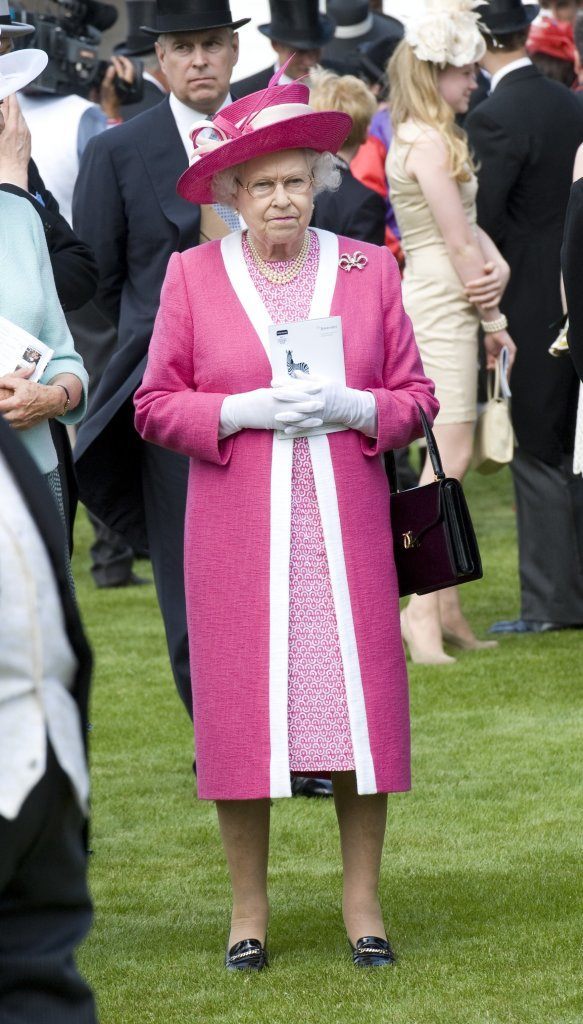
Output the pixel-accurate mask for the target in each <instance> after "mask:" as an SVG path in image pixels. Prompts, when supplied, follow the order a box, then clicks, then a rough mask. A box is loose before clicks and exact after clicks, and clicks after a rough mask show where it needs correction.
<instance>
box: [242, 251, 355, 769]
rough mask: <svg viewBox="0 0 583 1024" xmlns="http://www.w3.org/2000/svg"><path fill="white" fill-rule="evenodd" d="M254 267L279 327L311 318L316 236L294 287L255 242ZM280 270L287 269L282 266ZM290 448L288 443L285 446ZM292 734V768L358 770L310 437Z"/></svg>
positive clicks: (294, 616) (300, 459)
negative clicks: (263, 262)
mask: <svg viewBox="0 0 583 1024" xmlns="http://www.w3.org/2000/svg"><path fill="white" fill-rule="evenodd" d="M243 253H244V257H245V262H246V264H247V268H248V270H249V273H250V275H251V279H252V281H253V284H254V285H255V287H256V289H257V291H258V292H259V295H260V296H261V298H262V300H263V302H264V304H265V307H266V309H267V311H268V313H269V315H270V317H271V319H272V320H273V322H274V323H276V324H280V323H291V322H294V321H297V320H307V319H308V316H309V312H310V305H311V301H312V295H313V292H314V287H315V284H316V274H317V270H318V259H319V244H318V238H317V235H316V234H315V233H314V232H313V231H312V232H310V249H309V252H308V257H307V259H306V262H305V264H304V266H303V268H302V270H301V272H300V273H299V274H298V276H297V277H296V278H294V280H293V281H291V282H290V283H289V284H287V285H281V284H272V283H271V282H270V281H268V280H267V279H266V278H265V277H263V275H262V274H261V273H260V271H259V270H258V268H257V266H256V264H255V262H254V260H253V257H252V255H251V251H250V249H249V245H248V244H247V236H246V235H244V239H243ZM273 267H274V269H275V268H277V269H282V270H284V269H285V268H286V264H285V263H281V264H279V263H274V264H273ZM282 443H283V442H282ZM293 446H294V453H293V468H292V504H291V549H290V594H289V597H290V612H289V671H288V734H289V756H290V768H291V770H292V771H293V772H302V773H314V772H330V771H353V770H354V755H353V750H352V739H351V735H350V723H349V719H348V704H347V700H346V686H345V682H344V670H343V667H342V657H341V653H340V644H339V640H338V627H337V623H336V613H335V610H334V600H333V596H332V585H331V582H330V572H329V568H328V558H327V555H326V548H325V545H324V534H323V530H322V523H321V520H320V511H319V508H318V500H317V496H316V484H315V481H314V474H313V470H312V461H311V457H310V447H309V443H308V440H307V438H305V437H301V438H296V439H295V440H294V441H293Z"/></svg>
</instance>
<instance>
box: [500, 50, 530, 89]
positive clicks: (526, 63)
mask: <svg viewBox="0 0 583 1024" xmlns="http://www.w3.org/2000/svg"><path fill="white" fill-rule="evenodd" d="M531 64H532V61H531V59H530V57H519V58H518V60H512V61H510V64H505V65H504V67H503V68H499V70H498V71H496V73H495V74H494V75H492V82H491V84H490V92H494V89H495V88H496V86H497V85H499V84H500V82H501V81H502V79H503V78H505V77H506V75H509V74H510V72H511V71H518V69H519V68H528V67H530V65H531Z"/></svg>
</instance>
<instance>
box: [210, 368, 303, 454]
mask: <svg viewBox="0 0 583 1024" xmlns="http://www.w3.org/2000/svg"><path fill="white" fill-rule="evenodd" d="M321 405H322V403H321V401H320V400H319V399H314V398H312V396H311V395H309V394H308V393H307V392H306V390H305V388H304V387H303V386H302V385H301V384H299V382H298V383H292V382H290V384H289V386H286V385H284V386H282V387H279V388H277V390H276V389H275V388H258V389H257V390H256V391H244V392H242V393H241V394H238V395H227V397H226V398H225V399H224V401H223V404H222V406H221V416H220V425H219V438H220V440H221V441H222V440H224V438H225V437H230V435H231V434H236V433H237V431H239V430H245V429H246V428H250V429H251V430H283V428H284V427H286V426H288V425H289V424H292V423H293V424H294V426H295V427H296V428H297V429H298V431H300V432H301V431H304V430H308V429H309V428H310V427H321V426H322V420H321V418H320V417H319V415H316V416H314V415H313V413H315V412H316V413H317V411H318V409H320V408H321Z"/></svg>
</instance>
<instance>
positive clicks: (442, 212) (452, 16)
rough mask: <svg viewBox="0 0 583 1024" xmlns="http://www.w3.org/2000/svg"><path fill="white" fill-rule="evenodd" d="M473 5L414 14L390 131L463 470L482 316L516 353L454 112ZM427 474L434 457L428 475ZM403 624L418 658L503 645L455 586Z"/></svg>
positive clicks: (407, 285)
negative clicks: (480, 626) (484, 631)
mask: <svg viewBox="0 0 583 1024" xmlns="http://www.w3.org/2000/svg"><path fill="white" fill-rule="evenodd" d="M471 8H472V2H471V0H434V4H433V8H432V11H431V13H430V14H429V13H426V14H424V15H421V16H420V17H419V18H417V19H414V20H411V21H409V23H408V25H407V30H406V35H405V39H404V40H403V42H402V43H400V45H399V47H398V48H397V50H396V51H395V54H394V56H393V58H392V60H391V63H390V65H389V78H390V84H391V116H392V120H393V127H394V137H393V142H392V144H391V148H390V151H389V155H388V158H387V177H388V180H389V183H390V191H391V201H392V203H393V207H394V209H395V213H396V216H397V220H398V222H399V227H400V229H401V233H402V239H403V247H404V250H405V254H406V269H405V277H404V283H403V300H404V305H405V309H406V311H407V312H408V314H409V316H410V317H411V319H412V321H413V326H414V329H415V336H416V339H417V344H418V346H419V350H420V352H421V357H422V359H423V364H424V368H425V372H426V373H427V374H428V376H429V377H431V378H433V380H434V381H435V385H436V395H437V398H438V399H439V402H440V406H441V411H440V413H439V415H438V418H437V421H436V425H435V435H436V438H437V442H438V445H439V448H440V451H441V456H442V460H443V464H444V468H445V471H446V473H447V474H448V475H449V476H454V477H457V478H458V479H459V480H461V479H462V478H463V476H464V474H465V472H466V470H467V468H468V466H469V463H470V458H471V453H472V442H473V432H474V424H475V420H476V403H477V367H478V331H479V327H480V323H481V324H482V328H483V330H484V332H485V333H484V337H485V346H486V352H487V364H488V366H489V367H493V366H494V365H495V360H496V357H497V356H498V354H499V352H500V350H501V349H502V348H503V347H504V346H506V347H507V348H508V349H509V350H510V358H511V361H512V359H513V357H514V351H515V349H514V344H513V342H512V339H511V338H510V336H509V335H508V332H507V330H506V328H507V322H506V318H505V317H504V316H502V315H501V314H500V309H499V303H500V299H501V297H502V294H503V292H504V288H505V287H506V283H507V281H508V278H509V273H510V272H509V268H508V265H507V264H506V263H505V262H504V260H503V259H502V257H501V255H500V253H499V252H498V250H497V249H496V247H495V246H494V244H493V242H492V241H491V240H490V238H488V236H487V235H486V234H485V233H484V232H483V231H481V230H480V228H478V226H477V224H476V192H477V180H476V176H475V173H474V167H473V165H472V160H471V156H470V153H469V150H468V145H467V139H466V135H465V133H464V132H463V131H462V130H461V129H460V128H458V127H457V125H456V122H455V116H456V114H463V113H465V112H467V109H468V106H469V100H470V96H471V94H472V92H473V91H474V89H475V88H476V79H475V62H476V61H477V60H479V58H480V57H481V56H482V54H483V51H484V42H483V39H482V36H481V35H480V32H479V30H478V26H477V17H476V15H475V14H474V13H473V12H472V9H471ZM428 462H429V460H428ZM431 479H432V470H431V466H430V465H429V464H428V465H426V467H425V469H424V471H423V475H422V477H421V483H429V482H430V480H431ZM401 628H402V632H403V638H404V640H405V642H406V643H407V645H408V647H409V651H410V654H411V657H412V660H413V661H416V662H422V663H430V664H448V663H451V662H453V661H454V660H455V659H453V658H452V657H450V656H449V655H447V654H446V653H445V651H444V649H443V643H444V641H446V642H448V643H450V644H454V645H455V646H457V647H460V648H464V649H476V648H480V647H490V646H495V642H494V641H486V642H482V641H479V640H477V639H476V637H475V635H474V633H473V631H472V629H471V627H470V625H469V623H468V622H467V620H466V619H465V617H464V616H463V614H462V610H461V607H460V602H459V595H458V591H457V588H452V589H449V590H444V591H441V592H440V593H438V594H429V595H426V596H424V597H419V596H416V595H415V596H414V597H413V598H412V599H411V601H410V602H409V605H408V607H407V609H406V610H405V611H403V613H402V617H401Z"/></svg>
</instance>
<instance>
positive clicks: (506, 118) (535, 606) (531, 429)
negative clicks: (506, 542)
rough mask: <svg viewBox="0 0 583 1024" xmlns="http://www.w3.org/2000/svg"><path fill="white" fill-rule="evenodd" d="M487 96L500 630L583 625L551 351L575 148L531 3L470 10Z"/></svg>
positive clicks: (570, 375) (569, 409)
mask: <svg viewBox="0 0 583 1024" xmlns="http://www.w3.org/2000/svg"><path fill="white" fill-rule="evenodd" d="M478 12H479V14H480V15H481V18H482V21H483V24H484V38H485V41H486V45H487V50H486V53H485V56H484V58H483V60H482V62H481V63H482V66H483V68H484V69H485V70H486V71H487V72H488V73H489V74H490V76H491V92H490V95H489V97H488V99H486V100H484V101H483V102H482V103H481V104H480V105H479V106H477V107H476V108H475V109H474V110H473V111H472V113H471V114H470V115H469V117H468V118H467V121H466V129H467V132H468V135H469V138H470V143H471V145H472V148H473V151H474V154H475V157H476V160H477V166H478V178H479V189H478V221H479V224H480V226H481V227H482V228H483V229H484V231H486V232H487V233H488V234H489V235H490V237H491V238H492V239H493V240H494V242H495V243H496V245H497V246H498V248H499V249H500V251H501V253H502V255H503V256H504V258H505V259H506V260H507V261H508V263H509V264H510V268H511V271H512V273H511V277H510V283H509V285H508V288H507V289H506V292H505V294H504V300H503V303H502V310H503V312H504V313H505V314H506V316H507V318H508V323H509V330H510V333H511V335H512V337H513V339H514V341H515V342H516V345H517V348H518V355H517V358H516V363H515V367H514V369H513V372H512V418H513V424H514V429H515V433H516V439H517V443H518V446H517V448H516V451H515V457H514V461H513V463H512V474H513V478H514V487H515V492H516V507H517V522H518V545H519V568H520V588H521V613H520V617H519V618H518V619H515V620H512V621H507V622H500V623H497V624H496V625H495V626H494V627H493V630H494V631H495V632H500V633H526V632H528V633H531V632H543V631H547V630H549V629H561V628H565V627H569V626H579V625H582V624H583V572H582V571H581V565H582V564H583V559H582V558H581V554H579V556H578V548H577V531H576V529H575V524H576V518H577V505H578V503H579V496H580V494H581V488H582V487H583V480H582V479H581V478H580V477H579V478H575V477H574V476H573V474H572V471H571V467H572V458H573V456H572V452H573V440H574V425H575V412H576V402H577V395H578V381H577V378H576V375H575V372H574V369H573V366H572V364H571V361H570V360H569V359H553V358H552V357H551V356H550V355H549V352H548V349H549V346H550V345H551V343H552V341H553V340H554V337H555V336H556V326H553V325H554V324H555V323H556V321H557V320H559V319H560V317H561V314H562V305H561V296H560V288H559V283H560V270H561V268H560V250H561V240H562V235H563V224H564V220H565V211H566V208H567V203H568V199H569V191H570V187H571V179H572V174H573V164H574V159H575V153H576V151H577V148H578V146H579V145H580V144H581V142H583V111H582V110H581V106H580V104H579V103H578V101H577V98H576V97H575V96H574V95H573V93H571V92H570V91H569V90H568V89H565V87H564V86H563V85H560V84H559V83H558V82H552V81H550V79H548V78H546V77H544V76H543V75H542V74H541V73H540V72H539V71H538V70H537V69H536V68H535V67H534V66H533V65H532V63H531V62H530V60H529V58H528V55H527V52H526V40H527V37H528V32H529V27H530V24H531V23H532V21H534V18H535V17H536V15H537V12H538V7H537V6H535V5H530V6H523V4H522V3H521V2H520V0H491V3H489V4H487V5H486V4H484V5H483V6H481V7H479V8H478Z"/></svg>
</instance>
